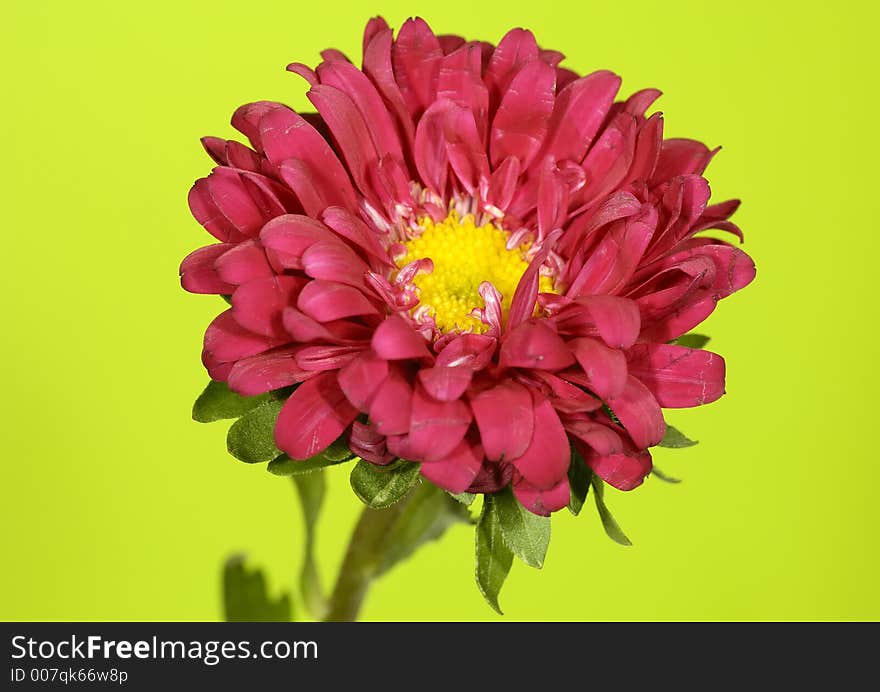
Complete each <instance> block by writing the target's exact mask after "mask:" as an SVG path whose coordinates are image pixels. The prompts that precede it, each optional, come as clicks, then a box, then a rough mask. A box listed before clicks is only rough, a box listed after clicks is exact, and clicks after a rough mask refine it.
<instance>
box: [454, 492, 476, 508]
mask: <svg viewBox="0 0 880 692" xmlns="http://www.w3.org/2000/svg"><path fill="white" fill-rule="evenodd" d="M449 497H451V498H454V499H455V500H456V502H460V503H461V504H463V505H465V506H466V507H470V506H471V505H472V504H473V503H474V500H475V499H476V497H477V496H476V495H474V493H449Z"/></svg>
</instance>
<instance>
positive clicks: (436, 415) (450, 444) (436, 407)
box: [409, 384, 473, 462]
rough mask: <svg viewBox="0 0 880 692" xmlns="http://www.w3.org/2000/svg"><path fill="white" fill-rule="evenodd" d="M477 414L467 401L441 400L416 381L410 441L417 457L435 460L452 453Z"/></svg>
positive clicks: (424, 459) (418, 458)
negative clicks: (472, 412)
mask: <svg viewBox="0 0 880 692" xmlns="http://www.w3.org/2000/svg"><path fill="white" fill-rule="evenodd" d="M472 419H473V416H472V415H471V411H470V409H469V408H468V406H467V404H465V403H464V402H463V401H459V400H456V401H437V400H436V399H434V398H433V397H432V396H430V395H429V394H428V393H427V392H426V391H425V389H424V387H422V386H421V385H420V384H419V385H416V388H415V392H414V393H413V399H412V411H411V413H410V425H409V444H410V448H411V449H412V451H413V453H414V454H415V455H416V459H417V460H421V461H426V462H431V461H437V460H439V459H443V458H444V457H446V456H448V455H449V454H451V453H452V451H453V450H454V449H455V448H456V447H457V446H458V444H459V443H460V442H461V441H462V439H463V438H464V435H465V433H466V432H467V430H468V428H469V427H470V424H471V420H472Z"/></svg>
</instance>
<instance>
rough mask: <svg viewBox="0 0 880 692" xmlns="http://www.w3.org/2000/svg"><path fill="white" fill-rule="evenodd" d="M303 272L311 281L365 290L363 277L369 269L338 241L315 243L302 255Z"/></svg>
mask: <svg viewBox="0 0 880 692" xmlns="http://www.w3.org/2000/svg"><path fill="white" fill-rule="evenodd" d="M302 264H303V270H304V271H305V273H306V274H308V275H309V276H311V277H312V278H313V279H328V280H330V281H339V282H340V283H345V284H349V285H350V286H355V287H357V288H366V284H364V275H365V274H366V273H367V272H368V271H370V268H369V267H368V266H367V265H366V264H365V263H364V261H363V260H362V259H361V258H360V257H358V256H357V254H355V252H354V251H353V250H352V249H351V248H349V247H348V246H347V245H345V244H343V243H342V242H340V241H339V240H336V239H334V240H332V241H326V240H322V241H321V242H318V243H315V244H314V245H311V246H309V248H308V249H307V250H306V251H305V252H304V253H303V255H302Z"/></svg>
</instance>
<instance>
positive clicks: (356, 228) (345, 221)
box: [321, 207, 391, 266]
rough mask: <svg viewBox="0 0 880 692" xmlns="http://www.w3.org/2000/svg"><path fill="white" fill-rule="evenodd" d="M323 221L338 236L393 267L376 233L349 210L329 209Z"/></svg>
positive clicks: (325, 212) (322, 217)
mask: <svg viewBox="0 0 880 692" xmlns="http://www.w3.org/2000/svg"><path fill="white" fill-rule="evenodd" d="M321 220H322V221H323V222H324V223H325V224H327V227H328V228H331V229H333V231H334V232H335V233H336V234H337V235H339V236H341V237H343V238H345V240H347V241H348V242H349V243H351V244H352V245H354V246H355V247H358V248H360V249H361V250H363V251H364V252H365V253H366V254H368V255H369V256H371V257H373V258H375V259H376V260H377V261H378V262H379V263H380V264H382V265H384V266H391V261H390V260H389V258H388V252H387V251H386V249H385V248H384V247H383V246H382V244H381V243H380V242H379V238H378V235H377V234H376V232H375V231H373V230H372V229H371V228H370V227H369V226H367V224H365V223H364V222H363V221H361V220H360V219H359V218H358V217H356V216H355V215H354V214H352V213H351V212H349V211H348V210H347V209H343V208H342V207H328V208H327V209H326V210H325V211H324V213H323V215H322V216H321Z"/></svg>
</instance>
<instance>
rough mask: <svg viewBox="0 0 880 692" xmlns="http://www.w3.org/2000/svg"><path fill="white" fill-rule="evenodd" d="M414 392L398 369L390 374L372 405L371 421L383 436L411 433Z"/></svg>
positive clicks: (377, 391)
mask: <svg viewBox="0 0 880 692" xmlns="http://www.w3.org/2000/svg"><path fill="white" fill-rule="evenodd" d="M412 398H413V391H412V387H411V386H410V384H409V383H408V382H407V381H406V379H405V378H404V377H403V375H402V374H401V373H400V372H399V371H398V370H396V369H392V370H391V371H390V372H389V373H388V377H386V378H385V381H384V382H382V384H380V385H379V388H378V389H377V390H376V393H375V395H374V396H373V401H372V402H371V403H370V421H371V422H372V424H373V426H374V427H375V428H376V432H378V433H379V434H381V435H403V434H405V433H407V432H409V424H410V413H411V411H412Z"/></svg>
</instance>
